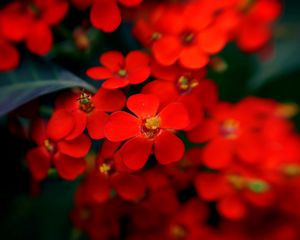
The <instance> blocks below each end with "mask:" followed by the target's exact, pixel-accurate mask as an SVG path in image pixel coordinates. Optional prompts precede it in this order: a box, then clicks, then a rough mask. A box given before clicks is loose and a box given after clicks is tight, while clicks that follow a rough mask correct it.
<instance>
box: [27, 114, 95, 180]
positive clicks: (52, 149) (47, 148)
mask: <svg viewBox="0 0 300 240" xmlns="http://www.w3.org/2000/svg"><path fill="white" fill-rule="evenodd" d="M66 119H67V118H66ZM68 120H69V121H72V118H71V116H70V117H69V118H68ZM54 125H55V119H53V118H52V119H50V121H49V123H48V126H47V124H46V122H44V121H43V120H41V119H38V120H36V122H34V124H33V130H32V138H33V140H34V141H35V142H36V143H37V144H38V145H39V146H38V147H35V148H33V149H31V150H30V151H29V152H28V153H27V156H26V160H27V164H28V167H29V169H30V171H31V173H32V175H33V178H35V179H36V180H42V179H44V178H46V177H47V175H48V170H49V169H50V167H51V166H52V164H54V166H55V168H56V170H57V172H58V174H59V175H60V176H61V177H62V178H64V179H66V180H73V179H75V178H76V177H77V176H79V175H80V174H81V173H82V172H83V171H84V170H85V161H84V159H82V157H84V156H85V155H86V154H87V153H88V151H89V149H90V146H91V142H90V140H89V138H88V137H87V136H85V135H80V136H78V137H77V138H75V139H73V140H69V141H68V140H65V139H63V137H60V138H59V137H58V136H59V135H63V134H62V133H63V132H66V131H67V130H68V129H69V131H70V130H71V128H69V127H68V125H61V126H58V125H55V126H54ZM51 136H55V138H52V137H51Z"/></svg>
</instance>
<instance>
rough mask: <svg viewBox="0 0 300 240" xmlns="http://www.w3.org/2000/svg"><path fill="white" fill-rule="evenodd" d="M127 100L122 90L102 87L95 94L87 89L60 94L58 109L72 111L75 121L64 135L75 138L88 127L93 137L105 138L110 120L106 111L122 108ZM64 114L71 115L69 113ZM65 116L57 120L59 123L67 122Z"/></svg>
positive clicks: (57, 102)
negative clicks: (86, 90)
mask: <svg viewBox="0 0 300 240" xmlns="http://www.w3.org/2000/svg"><path fill="white" fill-rule="evenodd" d="M125 100H126V98H125V95H124V94H123V93H122V92H121V91H119V90H106V89H103V88H100V89H99V90H98V92H97V93H96V94H95V95H92V94H90V93H88V92H85V91H83V92H81V93H74V92H73V93H70V94H62V95H60V96H59V97H58V99H57V101H56V110H59V111H61V110H63V111H65V112H70V113H71V114H72V116H73V119H74V121H75V126H74V127H73V128H72V131H71V132H69V134H68V136H66V135H65V136H64V137H67V139H73V138H75V137H77V136H78V135H80V134H81V133H83V131H84V129H85V128H87V130H88V133H89V135H90V137H91V138H93V139H100V138H103V137H104V135H103V129H104V125H105V123H106V122H107V120H108V114H107V113H105V112H113V111H116V110H120V109H122V108H123V106H124V104H125ZM64 116H67V117H69V116H68V114H65V115H64ZM64 116H62V117H60V118H59V119H58V120H57V121H58V122H57V125H60V124H66V121H65V119H64ZM69 124H73V123H69Z"/></svg>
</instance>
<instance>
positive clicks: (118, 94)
mask: <svg viewBox="0 0 300 240" xmlns="http://www.w3.org/2000/svg"><path fill="white" fill-rule="evenodd" d="M92 101H93V103H94V104H95V107H96V108H97V110H101V111H104V112H113V111H117V110H121V109H122V108H123V107H124V106H125V101H126V96H125V95H124V93H123V92H122V91H120V90H108V89H104V88H100V89H99V90H98V92H97V93H96V94H95V95H94V97H93V99H92Z"/></svg>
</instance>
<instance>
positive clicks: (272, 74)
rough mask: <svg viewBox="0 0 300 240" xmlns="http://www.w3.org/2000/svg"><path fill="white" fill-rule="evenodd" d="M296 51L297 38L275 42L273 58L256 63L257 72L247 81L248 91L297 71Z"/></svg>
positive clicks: (299, 65)
mask: <svg viewBox="0 0 300 240" xmlns="http://www.w3.org/2000/svg"><path fill="white" fill-rule="evenodd" d="M298 49H299V38H298V39H286V40H284V41H281V42H277V43H276V44H275V49H274V51H275V52H274V57H273V58H271V59H270V60H268V61H266V62H258V66H257V70H256V72H255V73H254V75H253V76H252V78H251V79H250V80H249V88H250V90H256V89H258V88H260V87H262V86H263V85H265V84H266V83H268V82H270V81H273V80H276V79H278V78H280V77H284V76H286V75H288V74H290V73H293V72H294V71H296V70H298V69H299V67H300V55H299V54H298Z"/></svg>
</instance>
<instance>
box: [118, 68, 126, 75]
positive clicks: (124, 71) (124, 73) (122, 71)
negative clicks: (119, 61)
mask: <svg viewBox="0 0 300 240" xmlns="http://www.w3.org/2000/svg"><path fill="white" fill-rule="evenodd" d="M118 75H119V76H120V77H126V76H127V71H126V70H125V69H123V68H122V69H120V70H119V71H118Z"/></svg>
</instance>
